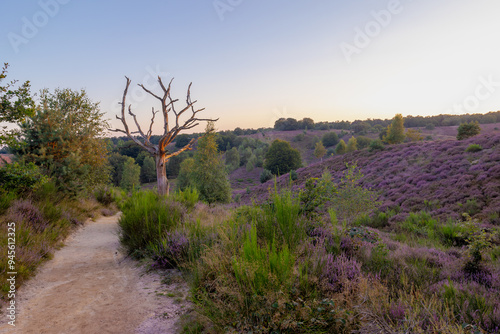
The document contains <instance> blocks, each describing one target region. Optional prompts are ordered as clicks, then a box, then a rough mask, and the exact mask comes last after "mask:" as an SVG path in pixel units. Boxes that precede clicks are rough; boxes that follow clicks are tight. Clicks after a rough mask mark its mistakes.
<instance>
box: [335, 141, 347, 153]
mask: <svg viewBox="0 0 500 334" xmlns="http://www.w3.org/2000/svg"><path fill="white" fill-rule="evenodd" d="M346 151H347V145H346V144H345V141H344V140H340V142H339V143H338V144H337V147H335V154H344V153H346Z"/></svg>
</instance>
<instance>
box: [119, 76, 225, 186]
mask: <svg viewBox="0 0 500 334" xmlns="http://www.w3.org/2000/svg"><path fill="white" fill-rule="evenodd" d="M125 78H126V79H127V85H126V86H125V90H124V92H123V98H122V102H121V103H120V104H121V106H122V107H121V117H119V116H116V118H117V119H119V120H120V121H121V122H122V124H123V127H124V130H121V129H115V130H112V131H115V132H123V133H124V134H126V135H127V136H128V137H129V138H130V139H131V140H133V141H134V142H135V143H136V144H137V145H139V146H140V147H142V148H143V149H145V150H146V151H148V152H149V153H151V155H153V156H154V158H155V161H156V176H157V182H158V194H159V195H167V196H168V193H169V183H168V179H167V171H166V163H167V161H168V160H169V159H170V158H171V157H174V156H176V155H179V154H181V153H182V152H184V151H187V150H191V149H192V148H193V145H194V144H195V142H196V140H197V139H195V138H193V139H191V141H190V142H189V143H188V144H187V145H185V146H184V147H182V148H181V149H179V150H178V151H176V152H169V151H168V150H167V146H168V144H170V143H171V142H172V141H173V140H174V139H175V137H176V136H177V135H178V134H179V133H180V132H181V131H184V130H188V129H192V128H194V127H195V126H197V125H198V124H200V123H199V122H200V121H206V122H215V121H217V120H218V119H208V118H207V119H203V118H197V117H196V115H197V114H198V113H199V112H200V111H203V110H205V108H202V109H197V110H196V109H195V108H194V104H195V103H196V102H197V101H191V85H192V83H190V84H189V87H188V90H187V97H186V106H184V107H183V108H182V109H181V110H179V111H177V110H176V109H175V103H176V102H178V101H179V100H178V99H176V100H174V99H172V97H171V95H170V87H171V85H172V81H173V80H174V79H173V78H172V80H170V82H169V84H168V87H165V85H164V84H163V82H162V80H161V78H160V77H158V83H159V84H160V87H161V88H162V90H163V96H160V95H156V94H155V93H153V92H151V91H150V90H148V89H147V88H146V87H144V85H139V86H140V87H141V88H142V89H144V91H146V92H147V93H148V94H150V95H152V96H153V97H155V98H156V99H158V100H160V102H161V112H162V115H163V124H164V126H163V129H164V130H163V135H162V136H161V138H160V141H159V143H158V145H154V144H152V143H151V140H150V139H151V135H152V131H153V124H154V121H155V116H156V114H157V113H158V112H159V111H155V110H154V107H153V108H152V113H153V117H152V118H151V123H150V124H149V129H148V131H147V132H144V131H143V130H142V128H141V126H140V125H139V122H138V121H137V117H136V115H135V114H134V113H133V112H132V108H131V106H130V105H129V106H128V113H129V115H130V116H132V118H133V119H134V122H135V125H136V127H137V131H134V132H131V131H130V129H129V127H128V124H127V121H126V119H125V109H126V97H127V91H128V88H129V86H130V79H129V78H127V77H125ZM188 111H189V112H191V117H189V118H188V119H187V120H185V121H181V120H180V118H181V116H182V115H183V114H184V113H185V112H188ZM172 113H173V115H172ZM169 116H173V117H175V119H174V118H171V119H169ZM172 120H175V125H174V123H173V122H172ZM172 125H173V126H172Z"/></svg>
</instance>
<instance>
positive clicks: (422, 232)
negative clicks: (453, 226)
mask: <svg viewBox="0 0 500 334" xmlns="http://www.w3.org/2000/svg"><path fill="white" fill-rule="evenodd" d="M401 227H402V228H403V230H406V231H407V232H410V233H413V234H416V235H418V236H427V237H429V238H430V239H433V238H434V236H435V231H436V229H437V221H436V220H435V219H432V217H431V215H430V214H429V213H428V212H425V211H421V212H419V213H413V212H412V213H410V215H409V217H408V218H406V220H405V221H404V222H403V223H402V224H401Z"/></svg>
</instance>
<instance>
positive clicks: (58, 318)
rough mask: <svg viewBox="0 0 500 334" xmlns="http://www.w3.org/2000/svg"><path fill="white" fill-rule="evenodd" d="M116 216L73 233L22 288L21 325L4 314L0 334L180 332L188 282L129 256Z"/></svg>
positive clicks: (17, 318)
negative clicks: (146, 267)
mask: <svg viewBox="0 0 500 334" xmlns="http://www.w3.org/2000/svg"><path fill="white" fill-rule="evenodd" d="M117 220H118V216H114V217H103V218H100V219H98V220H97V221H95V222H88V223H86V225H85V226H84V227H83V228H81V229H80V230H78V231H77V232H75V233H74V234H73V235H72V236H71V237H69V239H68V240H66V242H65V244H66V246H65V247H63V248H62V249H61V250H58V251H56V253H55V254H54V258H53V259H52V260H51V261H48V262H47V263H45V265H43V266H42V267H41V268H40V270H39V271H38V273H37V275H36V276H35V277H34V278H33V279H31V280H30V281H28V282H27V283H26V284H25V286H23V287H22V288H21V289H20V291H19V293H18V295H17V297H16V305H17V306H18V307H19V309H18V313H17V316H16V327H12V326H10V325H8V324H7V323H6V322H7V319H6V317H5V314H2V317H1V319H0V333H23V334H28V333H36V334H42V333H57V334H63V333H67V334H78V333H85V334H93V333H99V334H100V333H121V334H125V333H139V334H146V333H147V334H149V333H176V332H177V331H178V330H177V328H176V322H177V321H178V319H179V317H180V314H182V313H184V312H186V311H187V309H188V308H189V304H188V302H186V300H185V297H186V296H187V293H188V292H187V290H188V289H187V286H186V284H185V283H183V282H182V279H180V277H179V275H178V274H176V273H175V272H172V271H171V272H165V273H164V274H162V275H161V276H160V275H159V274H158V273H146V272H145V270H144V268H141V267H139V266H138V265H137V262H135V261H133V260H131V259H129V258H126V257H125V256H124V255H123V254H122V253H121V252H120V250H119V249H120V244H119V241H118V234H117V231H118V225H117ZM165 278H167V279H166V280H165ZM162 279H163V281H164V283H165V281H167V283H168V284H164V283H162Z"/></svg>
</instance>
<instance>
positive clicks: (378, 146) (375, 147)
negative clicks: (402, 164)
mask: <svg viewBox="0 0 500 334" xmlns="http://www.w3.org/2000/svg"><path fill="white" fill-rule="evenodd" d="M383 149H384V143H383V142H382V141H381V140H380V139H376V140H372V141H371V143H370V146H369V151H370V152H373V151H382V150H383Z"/></svg>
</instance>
